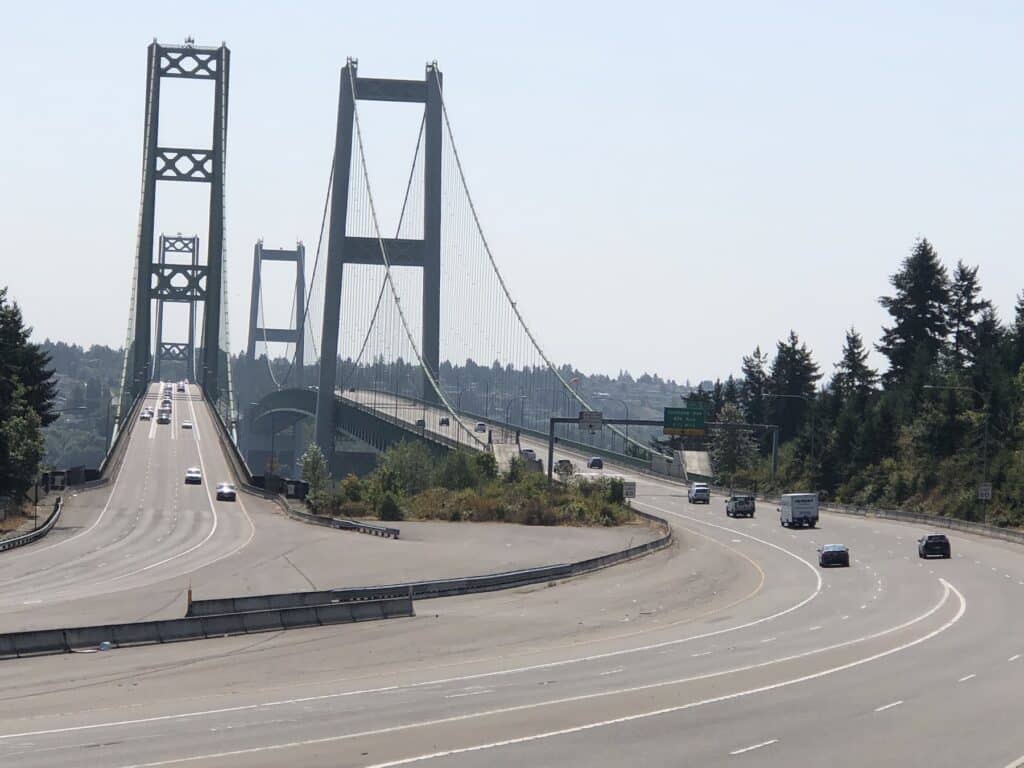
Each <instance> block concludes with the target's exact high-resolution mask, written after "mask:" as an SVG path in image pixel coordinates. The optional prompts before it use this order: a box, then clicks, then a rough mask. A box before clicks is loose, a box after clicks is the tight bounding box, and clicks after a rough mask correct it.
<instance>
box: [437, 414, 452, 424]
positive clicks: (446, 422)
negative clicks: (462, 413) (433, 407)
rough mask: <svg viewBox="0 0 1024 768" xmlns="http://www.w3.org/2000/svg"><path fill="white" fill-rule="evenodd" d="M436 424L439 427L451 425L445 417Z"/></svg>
mask: <svg viewBox="0 0 1024 768" xmlns="http://www.w3.org/2000/svg"><path fill="white" fill-rule="evenodd" d="M437 423H438V425H439V426H442V427H447V426H449V425H450V424H451V421H449V419H448V417H447V416H442V417H441V420H440V421H439V422H437Z"/></svg>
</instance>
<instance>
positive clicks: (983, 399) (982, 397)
mask: <svg viewBox="0 0 1024 768" xmlns="http://www.w3.org/2000/svg"><path fill="white" fill-rule="evenodd" d="M922 389H931V390H939V391H941V390H946V391H948V392H973V393H974V394H976V395H977V396H978V398H979V399H980V400H981V402H982V403H984V404H985V421H984V427H983V432H982V439H981V443H982V448H981V452H982V463H983V466H982V481H983V482H986V483H987V482H988V420H989V411H990V410H991V409H990V408H989V402H988V398H987V397H986V396H985V395H984V393H982V392H980V391H979V390H977V389H975V388H974V387H969V386H966V385H960V386H951V385H945V384H925V385H924V386H923V387H922Z"/></svg>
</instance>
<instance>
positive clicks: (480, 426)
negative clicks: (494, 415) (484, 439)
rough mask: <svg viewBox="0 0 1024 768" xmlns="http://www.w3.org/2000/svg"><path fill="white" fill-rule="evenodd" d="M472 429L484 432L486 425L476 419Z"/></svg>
mask: <svg viewBox="0 0 1024 768" xmlns="http://www.w3.org/2000/svg"><path fill="white" fill-rule="evenodd" d="M473 431H474V432H486V431H487V425H486V424H484V423H483V422H482V421H478V422H477V423H476V426H475V427H473Z"/></svg>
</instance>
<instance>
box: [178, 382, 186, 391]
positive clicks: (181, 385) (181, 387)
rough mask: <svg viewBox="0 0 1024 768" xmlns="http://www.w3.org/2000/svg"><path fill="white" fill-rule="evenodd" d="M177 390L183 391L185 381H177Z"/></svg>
mask: <svg viewBox="0 0 1024 768" xmlns="http://www.w3.org/2000/svg"><path fill="white" fill-rule="evenodd" d="M178 391H179V392H184V391H185V383H184V382H181V381H179V382H178Z"/></svg>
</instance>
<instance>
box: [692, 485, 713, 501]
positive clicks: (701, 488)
mask: <svg viewBox="0 0 1024 768" xmlns="http://www.w3.org/2000/svg"><path fill="white" fill-rule="evenodd" d="M686 503H687V504H710V503H711V486H709V485H708V484H707V483H691V484H690V489H689V490H688V491H687V492H686Z"/></svg>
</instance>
